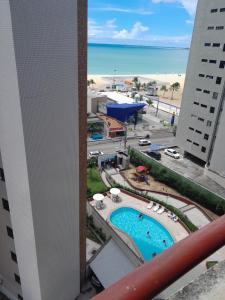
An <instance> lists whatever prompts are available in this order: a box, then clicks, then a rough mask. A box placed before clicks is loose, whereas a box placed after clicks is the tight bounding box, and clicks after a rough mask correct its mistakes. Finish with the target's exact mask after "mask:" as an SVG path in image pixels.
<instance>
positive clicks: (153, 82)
mask: <svg viewBox="0 0 225 300" xmlns="http://www.w3.org/2000/svg"><path fill="white" fill-rule="evenodd" d="M155 84H156V81H155V80H153V81H149V82H148V83H147V87H148V86H153V85H155Z"/></svg>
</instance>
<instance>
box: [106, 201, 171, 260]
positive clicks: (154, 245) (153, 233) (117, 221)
mask: <svg viewBox="0 0 225 300" xmlns="http://www.w3.org/2000/svg"><path fill="white" fill-rule="evenodd" d="M139 216H140V212H139V211H137V210H136V209H133V208H129V207H121V208H118V209H117V210H115V211H113V212H112V213H111V215H110V221H111V223H112V224H113V225H114V226H115V227H117V228H118V229H120V230H122V231H123V232H125V233H126V234H128V235H129V236H130V238H131V239H132V240H133V242H134V243H135V245H136V247H137V248H138V250H139V251H140V253H141V254H142V256H143V258H144V260H151V259H152V258H153V257H154V256H155V255H157V254H159V253H161V252H163V251H164V250H166V249H167V248H169V247H171V246H172V245H173V244H174V240H173V238H172V237H171V235H170V234H169V232H168V231H167V230H166V229H165V228H164V227H163V226H162V225H161V224H160V223H159V222H157V221H156V220H155V219H153V218H151V217H149V216H147V215H144V214H142V216H141V217H139Z"/></svg>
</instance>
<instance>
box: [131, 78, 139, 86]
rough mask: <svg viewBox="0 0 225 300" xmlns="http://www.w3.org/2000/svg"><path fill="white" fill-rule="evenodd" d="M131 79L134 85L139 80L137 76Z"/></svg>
mask: <svg viewBox="0 0 225 300" xmlns="http://www.w3.org/2000/svg"><path fill="white" fill-rule="evenodd" d="M132 81H133V83H134V84H135V85H136V84H137V83H138V82H139V80H138V77H134V78H133V80H132Z"/></svg>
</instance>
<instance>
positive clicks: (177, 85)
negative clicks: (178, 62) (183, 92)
mask: <svg viewBox="0 0 225 300" xmlns="http://www.w3.org/2000/svg"><path fill="white" fill-rule="evenodd" d="M179 88H180V84H179V82H174V83H173V84H171V86H170V90H171V91H172V94H171V100H172V99H173V94H174V92H175V91H178V90H179Z"/></svg>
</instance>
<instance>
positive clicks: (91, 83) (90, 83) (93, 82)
mask: <svg viewBox="0 0 225 300" xmlns="http://www.w3.org/2000/svg"><path fill="white" fill-rule="evenodd" d="M94 84H95V81H94V80H93V79H90V80H88V86H89V85H92V88H93V85H94Z"/></svg>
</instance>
